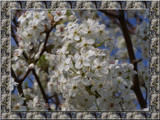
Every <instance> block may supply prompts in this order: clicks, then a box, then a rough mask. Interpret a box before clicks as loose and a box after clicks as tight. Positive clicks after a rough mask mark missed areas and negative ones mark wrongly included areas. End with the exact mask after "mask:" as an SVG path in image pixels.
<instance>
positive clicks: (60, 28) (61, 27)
mask: <svg viewBox="0 0 160 120" xmlns="http://www.w3.org/2000/svg"><path fill="white" fill-rule="evenodd" d="M64 31H65V25H64V24H60V25H57V26H56V32H55V35H56V36H62V35H63V34H64Z"/></svg>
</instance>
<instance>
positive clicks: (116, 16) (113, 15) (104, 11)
mask: <svg viewBox="0 0 160 120" xmlns="http://www.w3.org/2000/svg"><path fill="white" fill-rule="evenodd" d="M99 11H100V12H102V13H104V14H105V15H106V16H110V17H114V18H119V15H116V14H113V13H110V12H108V11H106V10H99Z"/></svg>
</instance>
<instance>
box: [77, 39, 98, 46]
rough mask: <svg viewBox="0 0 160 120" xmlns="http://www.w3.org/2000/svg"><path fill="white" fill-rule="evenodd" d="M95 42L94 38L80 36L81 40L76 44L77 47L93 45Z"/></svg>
mask: <svg viewBox="0 0 160 120" xmlns="http://www.w3.org/2000/svg"><path fill="white" fill-rule="evenodd" d="M94 42H95V40H93V39H87V38H85V37H82V41H81V42H80V43H78V44H77V47H80V48H81V47H87V46H89V45H93V44H94Z"/></svg>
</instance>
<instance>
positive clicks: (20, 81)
mask: <svg viewBox="0 0 160 120" xmlns="http://www.w3.org/2000/svg"><path fill="white" fill-rule="evenodd" d="M30 71H31V69H30V68H29V69H28V70H27V72H26V73H25V74H24V75H23V77H22V78H21V79H20V80H19V83H22V82H23V81H24V80H25V79H26V77H27V76H28V75H29V73H30Z"/></svg>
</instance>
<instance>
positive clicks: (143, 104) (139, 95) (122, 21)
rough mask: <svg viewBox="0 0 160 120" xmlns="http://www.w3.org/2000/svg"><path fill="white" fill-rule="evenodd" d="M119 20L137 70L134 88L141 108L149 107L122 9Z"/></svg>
mask: <svg viewBox="0 0 160 120" xmlns="http://www.w3.org/2000/svg"><path fill="white" fill-rule="evenodd" d="M119 22H120V24H121V26H122V28H121V29H122V32H123V36H124V38H125V42H126V46H127V50H128V55H129V59H130V62H131V63H132V64H133V65H134V70H135V71H136V72H137V74H136V75H135V76H133V86H132V89H133V91H134V92H135V94H136V97H137V99H138V102H139V104H140V106H141V109H143V108H146V107H147V103H146V101H145V100H144V98H143V95H142V92H141V89H140V84H139V80H138V69H137V62H135V61H137V60H136V57H135V54H134V50H133V45H132V42H131V38H130V34H129V32H128V28H127V25H126V21H125V15H124V11H123V10H120V17H119Z"/></svg>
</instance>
